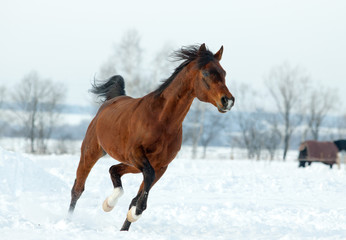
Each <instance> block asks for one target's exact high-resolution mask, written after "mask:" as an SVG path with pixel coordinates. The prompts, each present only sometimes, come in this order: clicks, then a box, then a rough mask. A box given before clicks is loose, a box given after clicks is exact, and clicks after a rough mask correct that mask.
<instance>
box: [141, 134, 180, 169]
mask: <svg viewBox="0 0 346 240" xmlns="http://www.w3.org/2000/svg"><path fill="white" fill-rule="evenodd" d="M181 142H182V136H181V132H180V131H177V133H175V134H165V133H163V134H162V135H161V136H160V137H157V138H156V139H155V140H153V141H152V142H151V143H150V144H148V145H146V146H145V151H146V154H147V156H148V159H149V160H150V161H153V162H155V163H156V164H157V165H161V166H167V165H168V164H169V163H170V162H171V161H172V160H173V159H174V158H175V157H176V155H177V153H178V152H179V150H180V148H181ZM156 164H155V165H156Z"/></svg>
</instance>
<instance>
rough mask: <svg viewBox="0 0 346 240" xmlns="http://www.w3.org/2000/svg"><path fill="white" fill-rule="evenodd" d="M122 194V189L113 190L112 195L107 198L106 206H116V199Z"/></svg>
mask: <svg viewBox="0 0 346 240" xmlns="http://www.w3.org/2000/svg"><path fill="white" fill-rule="evenodd" d="M123 194H124V190H123V188H122V187H117V188H114V190H113V193H112V195H110V196H109V197H108V200H107V202H108V205H109V206H111V207H114V206H115V204H117V202H118V199H119V198H120V197H121V196H122V195H123Z"/></svg>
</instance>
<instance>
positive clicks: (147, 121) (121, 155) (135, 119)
mask: <svg viewBox="0 0 346 240" xmlns="http://www.w3.org/2000/svg"><path fill="white" fill-rule="evenodd" d="M96 125H97V126H96V128H97V137H98V141H99V143H100V145H101V146H102V148H103V149H104V150H105V151H106V152H107V153H108V154H109V155H110V156H111V157H113V158H115V159H116V160H118V161H120V162H123V163H127V164H130V165H132V161H133V158H135V156H138V154H139V153H138V151H144V153H145V155H146V157H147V158H148V159H149V161H150V163H151V165H152V166H153V167H154V168H160V167H164V166H167V165H168V164H169V163H170V162H171V161H172V160H173V159H174V157H175V156H176V155H177V153H178V151H179V150H180V147H181V142H182V126H181V125H180V126H179V125H178V126H177V128H176V129H175V131H170V132H168V131H167V129H168V128H167V126H165V125H164V124H163V123H162V122H160V121H159V117H158V114H157V112H155V110H154V109H152V107H151V106H150V103H147V102H145V99H143V98H139V99H133V98H130V97H120V98H117V99H114V100H112V101H111V102H110V103H107V106H105V107H103V109H102V111H100V113H99V116H98V119H97V124H96Z"/></svg>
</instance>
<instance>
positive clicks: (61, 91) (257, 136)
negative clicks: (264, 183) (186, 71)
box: [0, 30, 346, 159]
mask: <svg viewBox="0 0 346 240" xmlns="http://www.w3.org/2000/svg"><path fill="white" fill-rule="evenodd" d="M171 52H172V48H171V47H169V46H168V45H164V46H163V47H162V48H161V49H160V50H159V51H158V52H157V53H156V54H153V56H154V57H153V58H152V59H147V58H144V56H145V54H144V53H145V51H144V50H143V48H142V46H141V38H140V35H139V33H138V32H137V31H135V30H131V31H129V32H127V33H126V34H125V35H124V36H123V37H122V38H121V40H120V42H118V43H117V44H115V45H114V47H113V49H112V51H111V54H110V56H109V57H108V59H106V61H105V62H104V63H103V64H102V65H101V67H100V70H99V71H98V74H97V75H96V77H95V78H96V80H100V81H102V80H104V79H107V78H109V77H110V76H112V75H114V74H120V75H122V76H123V77H124V79H125V84H126V87H125V90H126V94H127V95H130V96H133V97H140V96H143V95H145V94H147V93H149V92H150V91H152V90H154V89H155V88H156V87H157V86H158V85H159V83H160V81H161V80H164V79H165V78H168V77H169V76H170V74H171V73H172V71H173V69H174V67H175V64H174V61H169V54H170V53H171ZM144 59H145V60H146V61H144ZM238 81H239V82H247V81H246V80H245V79H244V80H241V79H239V80H238ZM263 85H264V86H266V91H265V92H260V91H258V90H256V89H254V88H253V87H252V86H250V85H246V84H239V83H237V82H236V83H232V84H231V85H230V86H229V89H230V91H231V92H232V93H233V95H234V96H235V98H236V102H235V107H234V109H233V110H232V111H231V112H230V113H227V114H220V113H218V112H217V111H216V110H215V109H214V108H213V107H211V106H210V105H208V104H205V103H201V102H199V101H195V102H194V103H193V105H192V107H191V110H190V112H189V114H188V116H187V118H186V120H185V121H184V136H183V143H184V144H187V145H191V146H192V152H191V156H192V158H197V157H205V156H206V152H207V148H208V146H211V145H213V146H230V147H233V148H235V147H237V148H243V149H246V152H247V156H246V157H247V158H254V159H260V158H261V156H262V155H263V152H266V155H268V156H269V158H270V159H274V158H275V156H276V155H277V152H278V150H282V152H283V155H282V158H283V159H286V156H287V151H288V149H289V148H290V147H292V143H293V144H294V147H297V145H298V144H299V142H300V141H303V140H307V139H315V140H334V139H336V138H345V137H346V115H345V112H339V115H340V117H339V118H337V120H336V121H333V122H332V126H326V123H327V122H326V118H327V116H328V115H329V114H330V113H331V112H332V111H333V110H336V107H337V106H339V104H340V103H339V99H338V97H337V94H336V91H335V90H334V89H329V88H327V87H326V86H316V85H315V84H313V81H312V78H311V76H309V75H308V74H307V73H306V71H304V70H303V69H302V68H300V67H298V66H291V65H289V64H288V63H283V64H281V65H279V66H276V67H273V68H272V69H271V70H269V71H268V73H267V74H266V75H265V77H264V78H263ZM65 92H66V87H65V86H64V84H62V83H56V82H53V81H51V80H49V79H45V78H43V77H41V76H40V75H39V74H38V73H37V72H35V71H33V72H31V73H29V74H28V75H26V76H24V77H23V79H22V80H21V81H20V82H19V83H18V84H17V86H16V87H15V88H14V89H11V90H8V89H5V87H0V110H1V104H3V103H4V102H5V100H6V102H11V104H10V105H11V106H13V107H12V110H13V111H10V110H9V111H5V112H6V113H7V114H6V115H4V114H2V116H1V119H0V136H1V134H2V133H4V132H8V129H11V133H12V134H13V135H14V136H21V137H25V138H26V139H27V142H28V146H27V150H28V151H29V152H31V153H47V152H57V151H54V150H49V149H48V147H47V146H48V145H47V142H48V140H49V139H52V138H54V139H56V140H58V141H60V143H59V145H58V146H56V147H59V148H61V149H63V148H64V144H66V141H67V140H70V139H82V138H83V137H84V133H85V130H86V128H87V125H88V123H87V122H83V123H81V124H80V125H79V126H78V127H75V126H70V125H65V126H61V125H59V124H58V122H59V121H60V120H61V118H62V115H61V113H62V110H63V109H62V107H61V106H63V103H64V99H65ZM96 101H97V100H96ZM96 108H97V106H96ZM3 112H4V111H3ZM342 115H343V116H342ZM328 123H329V124H330V123H331V121H328ZM64 129H65V130H66V129H68V130H67V131H64ZM325 129H328V131H324V130H325ZM321 132H323V133H321ZM198 147H203V154H202V156H199V155H198V152H197V148H198ZM65 148H66V146H65ZM60 152H64V151H63V150H61V151H60ZM280 152H281V151H280Z"/></svg>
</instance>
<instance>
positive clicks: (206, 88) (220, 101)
mask: <svg viewBox="0 0 346 240" xmlns="http://www.w3.org/2000/svg"><path fill="white" fill-rule="evenodd" d="M222 52H223V47H221V48H220V50H219V51H218V52H217V53H215V54H214V55H212V54H211V53H210V51H208V50H207V49H206V47H205V44H204V43H203V44H202V45H201V46H200V48H199V50H198V54H197V55H198V56H199V57H197V59H196V60H197V61H196V64H197V67H198V72H197V74H196V79H195V82H194V90H195V94H196V97H197V98H198V99H199V100H200V101H203V102H209V103H211V104H213V105H214V106H215V107H217V109H218V110H219V112H221V113H225V112H227V111H229V110H231V108H232V107H233V105H234V97H233V95H232V94H231V93H230V92H229V90H228V88H227V86H226V83H225V77H226V71H225V70H224V69H223V68H222V67H221V65H220V60H221V57H222Z"/></svg>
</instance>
